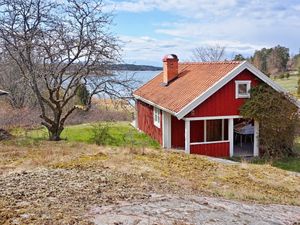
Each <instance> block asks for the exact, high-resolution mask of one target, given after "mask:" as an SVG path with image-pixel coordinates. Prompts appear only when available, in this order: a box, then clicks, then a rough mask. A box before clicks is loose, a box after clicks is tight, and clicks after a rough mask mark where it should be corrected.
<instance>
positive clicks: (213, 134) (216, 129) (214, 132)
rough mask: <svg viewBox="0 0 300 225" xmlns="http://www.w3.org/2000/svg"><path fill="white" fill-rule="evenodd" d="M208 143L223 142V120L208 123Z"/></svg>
mask: <svg viewBox="0 0 300 225" xmlns="http://www.w3.org/2000/svg"><path fill="white" fill-rule="evenodd" d="M206 141H222V120H207V121H206Z"/></svg>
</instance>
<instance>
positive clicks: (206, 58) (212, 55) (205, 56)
mask: <svg viewBox="0 0 300 225" xmlns="http://www.w3.org/2000/svg"><path fill="white" fill-rule="evenodd" d="M225 49H226V47H224V46H221V45H218V44H216V45H213V46H205V47H199V48H195V49H194V50H193V56H192V60H193V61H200V62H218V61H222V60H224V57H225Z"/></svg>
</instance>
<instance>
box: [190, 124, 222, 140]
mask: <svg viewBox="0 0 300 225" xmlns="http://www.w3.org/2000/svg"><path fill="white" fill-rule="evenodd" d="M190 132H191V135H190V141H191V144H192V145H193V144H202V143H211V142H228V119H215V120H199V121H191V123H190Z"/></svg>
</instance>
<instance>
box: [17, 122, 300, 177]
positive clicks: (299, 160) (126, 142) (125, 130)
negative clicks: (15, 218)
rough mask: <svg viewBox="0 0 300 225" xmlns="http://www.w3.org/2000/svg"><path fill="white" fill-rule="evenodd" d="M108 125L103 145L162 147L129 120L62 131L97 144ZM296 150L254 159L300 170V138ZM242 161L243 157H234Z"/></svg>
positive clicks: (39, 135) (39, 136)
mask: <svg viewBox="0 0 300 225" xmlns="http://www.w3.org/2000/svg"><path fill="white" fill-rule="evenodd" d="M105 127H107V129H108V131H107V133H108V135H107V136H106V137H105V140H103V143H101V144H102V145H106V146H113V147H145V148H154V149H158V148H160V145H159V143H158V142H156V141H154V140H153V139H151V138H150V137H149V136H147V135H145V134H143V133H140V132H138V131H137V130H136V129H134V128H133V127H132V126H131V125H130V124H129V123H128V122H116V123H92V124H81V125H73V126H67V127H66V128H65V130H64V131H63V133H62V138H63V139H64V140H66V141H68V142H83V143H87V144H95V140H94V139H95V138H93V136H94V135H95V132H97V131H99V130H100V131H101V130H102V129H103V128H105ZM13 134H14V135H16V136H18V137H19V138H21V139H20V140H19V142H20V145H22V144H24V143H25V144H26V143H27V142H29V143H31V142H39V141H42V140H47V135H48V134H47V131H46V129H34V130H24V129H15V130H14V131H13ZM294 150H295V152H296V153H297V154H298V156H296V157H291V158H285V159H281V160H275V161H272V162H270V161H264V160H254V161H253V163H255V164H270V165H272V166H275V167H278V168H281V169H285V170H290V171H295V172H300V138H298V139H297V140H296V144H295V149H294ZM234 160H239V161H241V160H242V159H234Z"/></svg>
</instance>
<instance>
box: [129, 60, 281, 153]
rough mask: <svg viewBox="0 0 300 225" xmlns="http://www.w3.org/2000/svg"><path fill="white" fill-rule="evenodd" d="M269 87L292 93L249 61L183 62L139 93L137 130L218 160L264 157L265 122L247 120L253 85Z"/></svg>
mask: <svg viewBox="0 0 300 225" xmlns="http://www.w3.org/2000/svg"><path fill="white" fill-rule="evenodd" d="M262 82H264V83H266V84H268V85H269V86H271V87H272V88H274V89H275V90H277V91H279V92H286V91H285V90H284V89H282V88H281V87H280V86H279V85H277V84H276V83H274V82H273V81H272V80H271V79H269V78H268V77H267V76H266V75H264V74H263V73H262V72H261V71H259V70H258V69H257V68H255V67H254V66H253V65H251V64H250V63H248V62H247V61H243V62H236V61H225V62H200V63H179V62H178V58H177V56H176V55H168V56H166V57H165V58H164V59H163V71H162V72H161V73H160V74H158V75H157V76H156V77H154V78H153V79H152V80H150V81H149V82H147V83H146V84H145V85H143V86H142V87H140V88H139V89H137V90H136V91H135V92H134V97H135V99H136V110H137V112H136V126H137V128H138V129H139V130H141V131H143V132H145V133H147V134H149V135H150V136H151V137H152V138H154V139H156V140H157V141H158V142H159V143H160V144H161V145H162V146H163V147H164V148H176V149H184V150H185V152H186V153H192V154H202V155H209V156H216V157H229V156H230V157H231V156H234V155H244V156H248V155H250V156H258V155H259V144H258V137H259V123H258V122H257V121H253V120H251V119H246V118H242V116H241V115H240V113H239V108H240V106H241V105H242V104H243V103H244V101H245V99H247V98H250V97H251V96H250V93H249V90H250V88H251V87H253V86H255V85H257V84H259V83H262Z"/></svg>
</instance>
